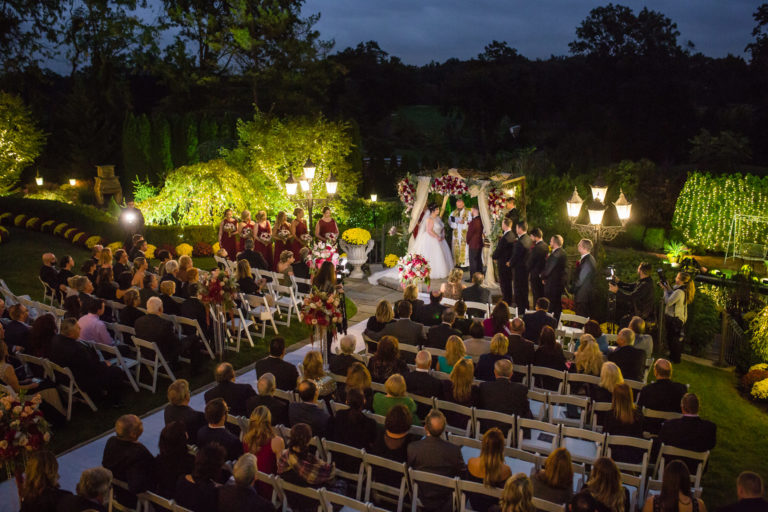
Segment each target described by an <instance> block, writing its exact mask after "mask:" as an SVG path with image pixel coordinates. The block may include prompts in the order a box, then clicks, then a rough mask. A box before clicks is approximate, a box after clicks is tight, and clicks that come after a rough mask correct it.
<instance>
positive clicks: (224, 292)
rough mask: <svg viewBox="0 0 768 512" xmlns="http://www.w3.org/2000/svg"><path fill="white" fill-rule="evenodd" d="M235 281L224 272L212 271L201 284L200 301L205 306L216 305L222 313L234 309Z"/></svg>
mask: <svg viewBox="0 0 768 512" xmlns="http://www.w3.org/2000/svg"><path fill="white" fill-rule="evenodd" d="M237 290H238V287H237V281H236V280H235V279H233V278H232V277H230V276H229V274H227V273H226V272H222V271H220V270H218V271H217V270H214V271H213V272H211V274H210V275H209V277H208V280H207V281H205V282H204V283H203V290H202V294H203V297H202V301H203V302H205V303H206V304H216V305H219V306H221V307H222V309H224V311H231V310H233V309H234V308H235V295H237Z"/></svg>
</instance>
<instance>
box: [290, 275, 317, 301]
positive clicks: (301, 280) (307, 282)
mask: <svg viewBox="0 0 768 512" xmlns="http://www.w3.org/2000/svg"><path fill="white" fill-rule="evenodd" d="M291 284H293V292H294V293H295V294H296V298H297V299H299V300H303V299H304V298H305V297H307V296H308V295H309V291H310V290H312V280H311V279H307V278H306V277H296V276H294V275H293V274H291ZM299 285H301V286H299ZM302 290H306V291H302Z"/></svg>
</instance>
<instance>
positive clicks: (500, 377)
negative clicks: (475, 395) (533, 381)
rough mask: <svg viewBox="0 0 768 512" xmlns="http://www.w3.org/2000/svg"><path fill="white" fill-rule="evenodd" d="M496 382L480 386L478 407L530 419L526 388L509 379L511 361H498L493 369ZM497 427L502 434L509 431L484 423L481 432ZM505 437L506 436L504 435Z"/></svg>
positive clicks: (510, 375)
mask: <svg viewBox="0 0 768 512" xmlns="http://www.w3.org/2000/svg"><path fill="white" fill-rule="evenodd" d="M493 374H494V376H495V377H496V380H493V381H489V382H483V383H482V384H480V391H479V395H480V396H479V407H480V408H481V409H488V410H489V411H496V412H500V413H503V414H510V415H517V416H521V417H523V418H532V417H533V415H532V414H531V406H530V403H529V402H528V388H527V387H525V386H523V385H522V384H519V383H517V382H512V381H511V380H510V378H511V377H512V374H513V368H512V361H510V360H509V359H500V360H498V361H496V364H495V365H494V368H493ZM494 426H498V427H499V428H501V430H502V432H506V431H507V430H508V429H509V425H506V426H502V425H496V424H495V422H490V421H485V422H483V425H482V427H483V428H482V430H483V431H485V430H487V429H488V428H490V427H494ZM505 435H506V434H505Z"/></svg>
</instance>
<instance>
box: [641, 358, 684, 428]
mask: <svg viewBox="0 0 768 512" xmlns="http://www.w3.org/2000/svg"><path fill="white" fill-rule="evenodd" d="M653 375H654V376H655V377H656V380H655V381H654V382H652V383H650V384H646V385H645V386H644V387H643V389H642V390H641V391H640V397H639V398H638V399H637V406H638V407H640V408H641V409H642V408H643V407H647V408H648V409H653V410H654V411H665V412H680V401H681V400H682V399H683V396H684V395H685V394H686V393H687V392H688V388H687V387H686V385H685V384H681V383H679V382H674V381H673V380H672V363H670V362H669V361H667V360H666V359H657V360H656V363H654V365H653ZM661 424H662V420H657V419H655V418H646V419H645V429H646V431H648V432H651V433H653V434H658V433H659V430H660V429H661Z"/></svg>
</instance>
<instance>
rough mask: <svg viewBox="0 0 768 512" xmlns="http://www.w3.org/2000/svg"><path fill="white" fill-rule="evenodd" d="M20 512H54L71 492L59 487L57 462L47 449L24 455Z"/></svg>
mask: <svg viewBox="0 0 768 512" xmlns="http://www.w3.org/2000/svg"><path fill="white" fill-rule="evenodd" d="M26 459H27V460H26V462H27V463H26V465H25V467H24V473H25V475H24V477H25V478H24V487H23V488H22V491H21V512H56V505H58V503H59V502H60V501H63V500H65V499H69V498H68V497H69V496H72V493H71V492H69V491H65V490H64V489H60V488H59V463H58V461H56V456H55V455H54V454H53V452H51V451H48V450H37V451H33V452H30V453H29V454H28V455H27V456H26Z"/></svg>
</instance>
